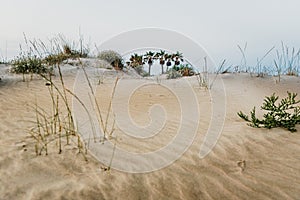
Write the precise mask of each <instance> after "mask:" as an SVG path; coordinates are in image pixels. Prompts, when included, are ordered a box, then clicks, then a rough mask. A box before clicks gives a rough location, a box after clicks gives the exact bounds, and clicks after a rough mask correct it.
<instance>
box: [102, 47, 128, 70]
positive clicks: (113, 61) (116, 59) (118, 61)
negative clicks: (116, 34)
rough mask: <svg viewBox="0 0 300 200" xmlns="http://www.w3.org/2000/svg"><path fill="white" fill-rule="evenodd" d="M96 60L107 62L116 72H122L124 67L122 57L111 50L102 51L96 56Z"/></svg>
mask: <svg viewBox="0 0 300 200" xmlns="http://www.w3.org/2000/svg"><path fill="white" fill-rule="evenodd" d="M98 58H99V59H101V60H104V61H106V62H108V63H109V64H110V65H112V66H113V67H114V68H115V69H117V70H122V69H123V67H124V64H123V58H122V56H121V55H120V54H119V53H118V52H116V51H113V50H107V51H102V52H100V53H99V54H98Z"/></svg>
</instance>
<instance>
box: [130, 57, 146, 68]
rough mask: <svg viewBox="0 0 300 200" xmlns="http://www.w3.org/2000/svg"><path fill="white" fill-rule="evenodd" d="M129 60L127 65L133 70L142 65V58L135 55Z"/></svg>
mask: <svg viewBox="0 0 300 200" xmlns="http://www.w3.org/2000/svg"><path fill="white" fill-rule="evenodd" d="M129 60H130V62H129V63H130V64H129V65H130V66H131V67H133V68H135V67H137V66H140V65H143V64H144V63H143V56H139V55H138V54H137V53H135V54H133V55H131V57H130V59H129Z"/></svg>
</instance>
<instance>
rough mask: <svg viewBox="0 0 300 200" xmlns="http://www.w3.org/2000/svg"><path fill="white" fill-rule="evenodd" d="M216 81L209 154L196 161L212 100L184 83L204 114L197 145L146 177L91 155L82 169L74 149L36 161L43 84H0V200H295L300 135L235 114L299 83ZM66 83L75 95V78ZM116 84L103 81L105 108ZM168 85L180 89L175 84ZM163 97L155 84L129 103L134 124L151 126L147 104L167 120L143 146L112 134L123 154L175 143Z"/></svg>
mask: <svg viewBox="0 0 300 200" xmlns="http://www.w3.org/2000/svg"><path fill="white" fill-rule="evenodd" d="M221 77H222V78H223V81H224V84H225V89H226V95H227V96H226V98H227V107H226V119H225V124H224V128H223V131H222V134H221V137H220V139H219V140H218V143H217V145H216V147H215V148H214V149H213V151H212V152H211V153H210V154H209V155H208V156H206V157H205V158H203V159H200V158H199V151H200V145H201V143H202V142H203V140H204V135H205V133H206V131H207V129H208V125H209V122H210V117H211V102H210V98H209V93H208V91H206V90H204V89H199V87H198V85H197V81H196V78H195V77H191V78H187V80H188V81H189V82H190V83H191V84H192V87H193V89H194V91H195V92H196V95H197V97H198V99H199V101H198V104H199V108H200V112H201V117H200V120H199V127H198V130H197V135H196V137H195V140H194V142H193V144H192V145H191V147H190V148H189V149H188V150H187V151H186V152H185V153H184V155H183V156H182V157H180V158H179V159H178V160H177V161H176V162H174V163H173V164H171V165H170V166H168V167H166V168H163V169H161V170H158V171H154V172H150V173H144V174H131V173H126V172H120V171H118V170H114V169H112V170H111V171H109V172H106V171H103V170H101V166H103V164H101V163H99V162H98V161H97V160H96V159H95V158H93V157H92V156H91V155H87V157H88V162H85V161H84V159H83V158H82V156H81V155H80V154H77V149H76V147H75V146H67V147H65V148H64V151H63V153H62V154H57V152H56V149H52V150H51V151H50V152H49V155H48V156H44V155H42V156H38V157H37V156H36V155H35V151H34V144H33V140H32V139H31V138H29V137H28V130H29V128H30V127H32V126H33V124H32V123H31V122H28V120H31V119H32V117H34V112H32V109H31V108H29V107H28V105H29V104H33V103H34V102H35V99H38V103H39V105H42V106H44V107H45V108H47V106H48V105H49V95H48V91H47V88H46V87H45V85H44V81H43V80H33V81H31V82H28V83H23V82H20V81H11V80H10V81H8V82H6V81H5V80H3V82H2V83H0V170H1V173H0V186H1V187H0V199H299V198H300V192H299V191H300V190H299V188H300V146H299V145H300V134H299V133H298V132H297V133H290V132H288V131H286V130H283V129H272V130H266V129H255V128H251V127H249V126H247V125H246V123H245V122H243V121H242V120H241V119H240V118H239V117H238V116H237V114H236V113H237V112H238V111H240V110H242V111H244V112H247V113H248V111H249V110H250V109H252V107H253V106H256V107H259V106H260V105H261V104H262V100H263V98H264V97H265V96H269V95H271V94H272V93H273V92H276V93H277V94H278V95H280V96H282V97H283V96H285V95H286V91H287V90H289V91H292V92H297V93H299V94H300V87H299V86H300V78H299V77H287V76H285V77H283V80H282V82H281V83H278V84H276V83H275V79H274V78H271V77H267V78H257V77H253V78H251V77H250V76H249V75H247V74H224V75H222V76H221ZM65 80H66V83H67V86H68V87H69V88H72V85H73V83H74V75H72V74H70V75H69V76H67V77H66V78H65ZM127 81H135V79H132V80H130V79H127ZM149 81H150V80H149ZM113 82H114V79H113V78H109V77H108V78H106V79H105V80H104V84H103V85H102V86H101V87H100V89H99V91H101V92H99V95H100V96H101V99H102V101H101V106H102V107H103V108H106V107H107V105H108V102H109V93H110V91H111V89H112V86H113ZM171 83H172V84H174V85H177V87H180V84H178V80H171ZM183 89H184V88H183ZM166 93H167V91H165V90H164V89H163V88H161V87H159V86H158V85H152V86H148V87H147V88H145V90H143V91H142V92H140V93H138V94H136V96H135V97H134V98H132V100H131V101H130V103H129V105H130V108H131V110H132V112H131V114H132V117H133V118H134V119H135V120H136V123H138V124H140V125H145V124H147V123H148V122H149V116H147V115H146V114H144V112H147V110H148V109H149V107H150V106H151V105H153V104H154V103H155V102H157V101H158V102H160V103H161V104H162V105H164V106H165V109H166V111H167V113H170V117H169V118H168V119H169V121H167V122H166V125H165V127H164V129H163V131H162V132H161V133H160V135H158V136H157V137H154V138H152V139H151V140H150V141H147V142H143V141H140V140H133V139H131V138H129V137H127V136H126V135H121V133H122V132H121V131H120V130H119V129H118V127H117V130H116V134H119V136H120V137H119V143H118V145H120V147H122V148H125V149H127V150H129V151H133V152H149V151H153V150H155V149H157V148H159V147H161V146H164V145H165V144H166V143H167V142H168V141H169V140H170V139H171V138H172V137H174V132H175V131H176V129H177V128H178V127H179V124H178V121H179V119H178V116H179V115H180V111H179V110H178V106H176V104H177V102H176V100H174V98H168V95H166ZM120 94H122V93H119V95H120ZM151 94H152V96H151V97H152V99H151V101H150V102H149V101H147V99H148V97H149V95H151ZM119 97H120V96H119ZM117 98H118V97H117ZM297 128H298V129H299V131H300V127H299V126H298V127H297ZM157 138H158V139H157ZM243 160H245V162H246V166H245V169H244V170H243V171H242V169H241V167H240V166H238V165H239V164H238V161H243Z"/></svg>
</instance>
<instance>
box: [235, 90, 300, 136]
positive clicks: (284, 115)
mask: <svg viewBox="0 0 300 200" xmlns="http://www.w3.org/2000/svg"><path fill="white" fill-rule="evenodd" d="M287 93H288V97H286V98H284V99H282V100H281V101H280V103H278V104H277V105H276V102H277V100H278V98H279V97H278V96H275V93H274V94H272V95H271V96H270V97H266V98H265V99H264V103H263V105H262V106H261V109H262V110H265V111H267V113H265V114H264V115H263V119H258V118H257V117H256V114H255V107H254V108H253V110H252V111H251V112H250V116H251V117H250V118H249V116H247V115H245V114H244V113H243V112H241V111H240V112H238V113H237V114H238V116H239V117H241V118H242V119H244V120H245V121H247V122H249V123H248V125H249V126H252V127H256V128H260V127H263V128H268V129H271V128H275V127H282V128H285V129H287V130H289V131H291V132H295V131H297V130H296V128H295V127H296V125H297V124H300V106H299V105H298V104H299V102H300V100H296V96H297V94H296V93H290V92H287Z"/></svg>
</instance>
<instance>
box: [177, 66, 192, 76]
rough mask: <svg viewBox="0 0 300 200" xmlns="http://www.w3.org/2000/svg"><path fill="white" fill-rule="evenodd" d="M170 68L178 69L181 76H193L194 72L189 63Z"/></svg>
mask: <svg viewBox="0 0 300 200" xmlns="http://www.w3.org/2000/svg"><path fill="white" fill-rule="evenodd" d="M172 69H173V70H175V71H178V72H179V73H180V74H181V75H182V76H193V75H194V74H195V72H194V70H193V68H192V67H191V66H190V65H189V64H185V65H183V64H180V65H179V66H177V65H175V66H174V67H173V68H172Z"/></svg>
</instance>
